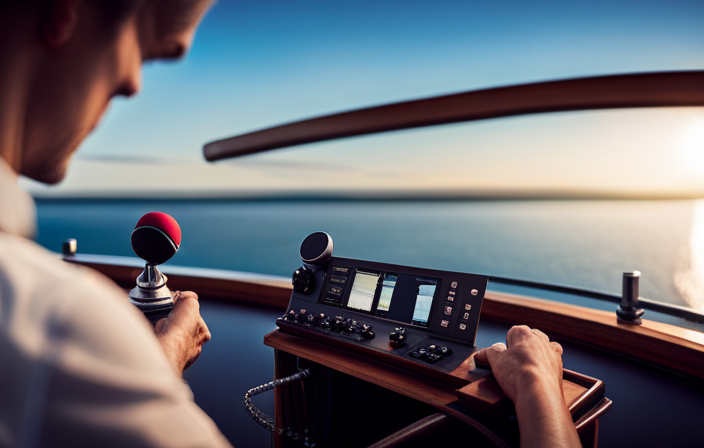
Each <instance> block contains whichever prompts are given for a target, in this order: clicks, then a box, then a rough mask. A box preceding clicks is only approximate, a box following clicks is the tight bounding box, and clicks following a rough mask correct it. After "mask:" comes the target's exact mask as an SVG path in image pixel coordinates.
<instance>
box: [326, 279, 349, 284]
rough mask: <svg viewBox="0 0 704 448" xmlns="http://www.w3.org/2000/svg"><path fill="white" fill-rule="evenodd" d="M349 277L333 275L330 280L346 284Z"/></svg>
mask: <svg viewBox="0 0 704 448" xmlns="http://www.w3.org/2000/svg"><path fill="white" fill-rule="evenodd" d="M346 281H347V279H346V278H345V277H331V278H330V282H332V283H340V284H343V285H344V284H345V282H346Z"/></svg>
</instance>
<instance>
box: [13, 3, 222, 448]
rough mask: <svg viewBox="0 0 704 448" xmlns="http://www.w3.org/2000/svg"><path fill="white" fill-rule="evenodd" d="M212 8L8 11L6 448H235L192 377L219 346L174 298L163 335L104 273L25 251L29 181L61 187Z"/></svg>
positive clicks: (96, 6) (47, 6)
mask: <svg viewBox="0 0 704 448" xmlns="http://www.w3.org/2000/svg"><path fill="white" fill-rule="evenodd" d="M209 3H210V2H209V1H208V0H143V1H140V0H101V1H98V0H2V1H0V359H1V360H2V361H1V365H2V368H0V397H2V398H0V446H1V447H7V446H23V447H24V446H27V447H32V446H95V447H105V446H130V447H137V446H162V447H167V446H168V447H178V446H229V444H228V442H227V441H226V440H225V438H224V437H223V436H222V434H221V433H220V432H219V430H218V429H217V427H216V426H215V424H214V423H213V422H212V421H211V420H210V419H209V418H208V417H207V416H206V415H205V413H203V411H202V410H201V409H199V408H198V407H197V406H196V405H195V403H194V402H193V399H192V395H191V393H190V390H189V389H188V387H187V386H186V385H185V384H184V383H183V381H182V379H181V373H182V372H183V370H184V369H185V368H186V367H187V366H188V365H190V364H191V363H192V362H193V361H195V359H196V358H197V357H198V355H199V354H200V350H201V347H202V345H203V343H205V342H206V341H207V340H208V339H209V338H210V333H209V332H208V328H207V326H206V325H205V323H204V322H203V320H202V318H201V317H200V312H199V306H198V301H197V296H196V295H195V294H193V293H177V294H176V297H175V304H174V310H173V312H172V314H171V315H170V316H169V318H168V319H166V320H162V321H160V322H159V323H158V325H157V327H156V337H155V330H154V329H152V328H151V326H149V324H148V323H147V321H146V319H144V317H143V316H142V315H141V314H140V313H139V312H138V310H137V309H136V308H135V307H133V306H131V305H130V304H129V303H128V302H127V301H126V300H125V294H124V292H122V291H121V290H120V289H118V288H117V287H115V286H114V285H113V284H111V283H110V282H109V281H108V280H107V279H105V278H103V277H101V276H99V275H98V274H96V273H93V272H90V271H88V270H84V269H81V268H78V267H76V266H71V265H69V264H67V263H63V262H61V261H60V260H57V259H56V258H55V257H54V256H52V255H51V254H49V253H48V252H46V251H44V250H43V249H42V248H40V247H38V246H37V245H36V244H34V243H32V242H31V241H29V240H27V239H25V237H27V236H30V235H31V234H32V233H33V228H34V208H33V203H32V201H31V198H29V197H27V196H26V195H25V194H23V193H22V192H21V191H19V190H18V187H17V185H16V181H17V176H18V174H23V175H25V176H28V177H30V178H32V179H35V180H38V181H41V182H45V183H50V184H52V183H56V182H58V181H60V180H61V179H62V178H63V177H64V173H65V171H66V167H67V164H68V162H69V160H70V158H71V155H72V154H73V152H74V151H75V150H76V148H77V147H78V145H79V144H80V142H81V141H82V140H83V139H84V138H85V137H86V135H87V134H88V133H89V132H90V131H91V129H93V128H94V127H95V125H96V124H97V122H98V120H99V119H100V117H101V115H102V114H103V113H104V111H105V110H106V108H107V107H108V104H109V102H110V100H111V98H113V97H115V96H118V95H124V96H130V95H133V94H135V93H137V92H138V91H139V88H140V72H141V66H142V63H143V62H145V61H150V60H158V59H171V58H178V57H181V56H182V55H183V54H184V53H185V52H186V51H187V49H188V48H189V46H190V44H191V40H192V38H193V34H194V31H195V28H196V26H197V24H198V22H199V21H200V19H201V17H202V16H203V14H204V13H205V11H206V9H207V8H208V6H209Z"/></svg>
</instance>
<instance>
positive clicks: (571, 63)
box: [31, 0, 704, 194]
mask: <svg viewBox="0 0 704 448" xmlns="http://www.w3.org/2000/svg"><path fill="white" fill-rule="evenodd" d="M688 69H704V2H703V1H698V2H695V1H667V2H666V1H590V2H584V1H581V2H571V1H549V2H545V1H544V2H540V1H531V2H526V1H504V2H501V1H494V2H476V1H434V2H428V1H409V0H406V1H382V0H376V1H366V0H356V1H334V0H327V1H317V0H316V1H313V0H309V1H307V0H297V1H290V0H289V1H284V0H258V1H256V2H243V1H232V0H220V1H219V2H218V3H217V4H216V6H215V7H214V8H213V10H212V11H211V12H210V13H209V14H208V16H207V17H206V18H205V20H204V22H203V24H202V26H201V28H200V30H199V32H198V35H197V37H196V41H195V45H194V47H193V49H192V51H191V53H190V54H189V56H188V57H187V59H186V60H185V61H182V62H178V63H168V64H158V63H157V64H153V65H150V66H148V67H146V68H145V70H144V89H143V92H142V93H141V94H140V95H139V96H138V97H137V98H135V99H130V100H118V101H115V102H114V104H113V106H112V107H111V109H110V111H109V112H108V115H107V117H106V118H105V119H104V120H103V122H102V123H101V125H100V127H99V128H98V129H97V130H96V132H95V133H94V134H93V135H92V136H91V137H89V139H88V141H87V142H86V143H85V144H84V145H83V147H82V148H81V150H80V151H79V153H78V156H77V157H76V159H75V160H74V164H73V166H72V169H71V171H70V173H69V176H68V178H67V179H66V181H65V182H64V183H63V184H62V185H61V186H59V187H58V188H52V189H50V190H45V189H42V188H38V187H36V186H31V188H32V189H33V191H35V192H38V194H47V193H56V194H73V193H76V192H78V193H80V192H86V191H89V192H96V191H101V192H103V193H104V192H105V191H110V192H113V193H115V192H118V193H119V192H120V191H126V190H130V191H137V190H139V189H142V190H143V191H145V192H147V193H148V192H149V191H155V190H159V189H161V190H163V189H167V190H168V189H173V190H174V191H180V190H179V189H181V190H186V189H188V190H192V191H205V190H231V189H234V190H238V191H240V190H242V189H245V190H246V189H257V188H258V187H257V185H258V182H260V183H261V184H262V185H269V184H270V183H268V180H267V176H270V175H271V170H270V169H269V168H266V166H267V165H269V166H271V165H272V164H279V165H281V164H291V166H292V167H295V166H296V162H297V161H298V162H301V161H304V160H308V159H310V160H313V161H315V160H320V157H321V154H323V155H324V154H326V152H325V151H342V152H344V153H345V154H348V153H350V152H351V153H354V152H355V151H360V154H362V155H363V154H364V151H365V148H366V150H367V151H368V148H369V147H374V148H377V147H378V146H379V145H381V143H380V142H384V143H385V144H386V146H385V149H384V151H385V157H386V159H387V161H388V163H394V161H397V160H398V159H399V157H401V155H402V154H404V153H407V152H408V151H409V150H410V151H411V152H413V151H414V143H413V141H414V140H423V136H427V135H436V137H437V134H432V133H433V132H435V131H429V132H430V134H427V133H426V134H423V132H425V131H412V132H421V133H420V134H411V136H412V137H411V138H407V137H404V136H400V137H399V138H400V139H401V141H403V147H401V143H397V142H395V141H394V139H393V138H392V139H391V140H384V139H385V138H387V137H381V140H380V139H379V138H376V139H374V138H372V140H369V139H368V138H362V139H352V140H350V141H348V142H342V143H334V144H323V145H322V146H321V145H310V147H304V148H301V149H299V150H285V151H282V152H280V153H275V154H265V155H262V156H253V157H249V158H246V159H241V160H242V161H241V162H239V161H237V162H226V163H224V164H223V163H220V164H219V166H218V167H211V166H206V164H205V162H203V161H202V155H201V146H202V144H203V143H205V142H207V141H209V140H213V139H216V138H222V137H228V136H231V135H235V134H238V133H244V132H248V131H252V130H256V129H261V128H264V127H267V126H271V125H276V124H280V123H285V122H290V121H295V120H298V119H303V118H308V117H311V116H317V115H323V114H327V113H332V112H337V111H342V110H347V109H352V108H359V107H364V106H370V105H376V104H382V103H388V102H393V101H401V100H407V99H412V98H420V97H427V96H433V95H438V94H445V93H452V92H459V91H466V90H472V89H478V88H484V87H493V86H499V85H508V84H517V83H524V82H532V81H541V80H548V79H559V78H568V77H579V76H589V75H600V74H609V73H622V72H642V71H659V70H688ZM640 113H641V112H635V115H633V114H629V113H628V112H624V113H621V114H620V115H619V114H618V113H617V114H615V115H613V117H615V118H614V120H615V122H618V123H622V124H623V125H622V126H619V127H622V128H624V129H629V127H631V128H633V129H632V130H631V131H629V132H631V133H634V132H636V133H637V132H638V129H641V128H642V127H643V126H642V124H639V121H640V120H641V119H642V117H643V115H642V114H641V115H639V114H640ZM702 114H704V113H703V112H701V111H699V110H689V111H684V112H683V111H675V112H673V114H669V113H668V112H664V111H660V112H659V114H658V113H655V114H652V113H651V114H650V115H648V114H647V113H646V115H648V118H647V120H646V121H647V122H648V123H659V122H664V121H667V122H668V123H669V122H672V124H671V125H668V126H671V127H670V128H668V127H667V126H664V125H663V126H662V127H663V129H660V132H661V134H662V133H664V134H667V135H670V138H675V139H676V138H678V137H677V136H678V135H679V134H680V133H682V132H686V129H687V128H688V127H692V126H695V127H696V125H691V123H690V122H692V120H694V122H697V120H699V118H698V117H699V115H702ZM580 117H581V118H580ZM599 117H601V116H597V115H594V114H593V113H586V114H582V115H578V117H577V118H574V119H567V120H566V121H567V123H565V119H564V118H550V117H547V118H541V119H538V120H537V121H535V120H534V121H530V120H531V119H530V118H529V119H519V120H523V121H519V122H518V124H516V123H517V122H516V121H515V120H514V119H509V120H497V121H496V122H495V123H492V124H490V125H487V126H488V128H487V127H486V126H485V127H481V126H479V127H476V126H474V127H468V126H467V125H461V127H460V128H459V129H460V130H458V128H456V127H455V128H453V127H444V128H446V129H448V132H446V133H443V136H442V138H441V137H437V141H438V142H440V141H445V142H446V146H447V147H451V146H452V142H449V137H445V134H448V135H449V134H451V135H454V137H453V138H455V140H454V142H455V146H457V145H459V143H457V142H458V141H466V139H467V138H470V139H471V138H474V137H475V136H477V135H480V134H481V135H483V134H482V133H483V132H484V131H483V129H489V130H490V131H491V132H492V133H493V135H501V138H500V139H499V140H500V143H501V147H500V148H498V149H497V147H496V145H497V144H493V146H492V145H491V144H490V145H488V146H486V145H485V146H483V147H473V149H472V151H474V153H473V154H474V156H476V157H477V158H478V159H479V160H484V159H486V157H488V156H489V155H490V154H488V153H492V152H493V153H495V152H496V151H497V150H498V151H500V152H501V151H503V153H502V154H503V156H504V157H508V158H511V159H512V160H514V162H516V163H518V164H521V163H522V162H521V161H524V162H525V163H529V162H530V160H531V159H533V158H534V157H531V155H530V154H529V153H527V152H526V151H525V150H524V149H522V146H524V145H523V144H522V143H523V142H524V140H523V138H524V136H523V135H522V134H521V133H520V132H517V131H516V129H520V128H524V127H526V124H527V123H528V124H530V125H531V126H537V127H539V128H542V129H544V131H542V134H541V135H540V136H539V138H538V141H540V142H545V143H549V142H552V141H553V140H555V141H559V142H560V145H561V146H559V147H558V146H555V148H554V149H553V150H551V151H553V152H554V151H561V150H564V147H565V146H570V138H571V137H570V136H573V135H579V134H580V133H581V132H584V130H585V129H590V132H591V131H593V128H594V122H595V121H596V122H604V123H606V124H605V126H608V125H609V123H608V121H609V120H606V122H605V121H604V120H603V119H601V118H599ZM673 117H674V118H673ZM663 118H664V120H663ZM701 119H702V120H704V118H701ZM525 120H529V121H525ZM554 120H558V121H559V122H560V123H561V124H560V126H559V129H556V126H555V121H554ZM648 120H649V121H648ZM462 126H464V127H462ZM703 126H704V125H703ZM648 127H649V128H652V127H656V128H657V127H659V126H657V124H655V125H649V126H648ZM680 128H681V129H680ZM441 132H442V131H441ZM486 132H489V131H486ZM609 132H610V131H609ZM539 133H540V132H539ZM512 134H516V135H515V138H514V139H512ZM664 134H663V135H664ZM414 135H418V136H420V137H419V138H418V139H416V138H415V137H413V136H414ZM553 137H554V139H553ZM661 137H662V138H665V137H663V136H662V135H660V134H657V135H653V136H652V137H651V138H647V139H646V140H648V141H654V140H658V139H660V138H661ZM482 138H484V139H485V140H487V141H488V139H489V137H488V136H487V137H482ZM458 139H459V140H458ZM541 139H542V140H541ZM690 140H691V139H690ZM540 144H541V145H542V143H540ZM696 144H697V143H696V142H695V145H696ZM326 145H327V146H326ZM702 145H704V142H702ZM460 146H461V145H460ZM548 146H549V145H548ZM618 146H619V147H621V148H622V149H618V150H619V151H626V153H624V154H621V155H619V156H618V157H617V158H627V157H628V151H632V149H628V148H626V149H623V146H624V145H622V144H621V145H618ZM443 147H445V146H443ZM335 148H338V149H335ZM339 148H343V149H339ZM614 148H616V146H615V147H614ZM416 150H417V151H422V148H420V147H418V148H416ZM616 150H617V149H614V151H616ZM583 151H589V148H586V149H583ZM653 151H655V150H653ZM702 151H703V152H704V148H703V149H702ZM547 152H548V153H550V151H547ZM449 154H450V155H453V154H455V152H453V150H450V151H449ZM448 157H450V156H448ZM453 157H454V156H453ZM545 157H546V159H545V160H548V161H549V160H550V154H547V155H546V156H545ZM575 157H581V156H580V155H579V154H577V155H576V156H575ZM656 159H657V158H656ZM345 160H346V161H345V163H346V164H347V165H346V166H347V167H349V166H350V165H355V163H359V167H357V168H359V169H363V168H364V166H366V164H367V162H366V161H365V158H364V156H360V157H358V158H357V159H355V158H354V157H352V156H350V157H347V158H346V159H345ZM694 160H695V161H696V160H697V159H696V158H695V159H694ZM690 161H691V159H690ZM418 163H419V164H420V165H416V166H415V169H420V168H421V165H422V160H421V161H420V162H418ZM654 163H658V162H657V161H656V162H654ZM702 163H704V159H703V160H702ZM160 165H162V166H166V165H168V166H170V167H171V169H172V171H173V172H178V173H179V175H178V178H179V181H178V183H172V184H169V181H168V180H167V179H159V180H158V184H159V185H155V184H154V183H151V184H150V183H149V182H148V181H147V180H145V179H144V178H145V177H149V176H145V175H144V174H142V173H145V172H149V170H152V171H153V170H154V169H155V167H158V166H160ZM406 165H407V166H406V169H407V170H408V171H407V173H409V176H410V178H414V177H413V175H412V174H413V169H414V167H413V166H411V165H412V164H406ZM542 165H543V168H541V169H544V168H545V163H542ZM499 166H500V163H498V162H497V164H496V168H492V169H498V167H499ZM257 167H259V168H257ZM262 167H264V168H262ZM538 168H539V167H536V169H538ZM548 168H549V170H548V171H556V170H557V169H558V168H559V167H558V166H555V167H551V166H548ZM243 169H244V170H246V171H247V173H242V172H240V171H241V170H243ZM359 169H357V170H356V171H358V172H359ZM232 170H234V171H232ZM237 170H240V171H237ZM257 170H259V171H258V172H257ZM292 170H293V171H290V172H289V173H288V174H286V175H282V176H280V177H279V179H285V178H287V176H288V178H292V179H293V178H295V176H296V175H295V169H293V168H292ZM352 171H355V170H352ZM367 174H368V173H367ZM233 176H234V177H238V178H241V179H242V181H238V180H236V179H235V180H233V181H232V182H230V181H229V180H228V179H230V178H232V177H233ZM350 176H351V177H349V179H348V182H347V183H346V184H345V185H348V186H350V187H354V185H356V184H359V183H360V177H358V176H357V177H355V176H356V175H354V174H350ZM545 176H546V175H545V174H544V175H542V176H541V177H542V178H545ZM398 177H399V179H400V180H399V181H398V182H397V184H398V185H397V186H398V187H399V188H401V187H403V185H406V184H408V182H409V181H408V179H406V180H403V179H401V178H403V177H404V176H403V175H400V174H399V176H398ZM548 177H549V176H548ZM675 177H681V176H679V175H676V176H675ZM702 178H704V175H703V176H702ZM218 179H219V180H218ZM125 180H128V182H125ZM478 182H479V181H478ZM526 182H528V184H529V185H533V184H531V182H534V181H531V180H526ZM293 183H294V184H295V181H293ZM128 184H129V185H128ZM587 184H588V182H587V180H585V185H587ZM291 185H293V184H290V185H289V184H287V183H286V181H285V180H282V181H281V183H280V184H279V185H278V186H277V187H276V188H281V189H287V188H291ZM370 185H372V186H374V185H377V184H375V183H374V182H372V183H371V184H370ZM560 185H561V184H560V183H559V182H557V183H554V185H552V186H550V188H561V187H560ZM580 185H581V184H580ZM481 186H482V184H481V182H479V183H478V184H476V185H469V186H467V185H459V186H458V188H460V187H461V188H465V187H466V188H475V187H481ZM298 187H300V188H304V189H305V188H308V187H306V186H300V185H299V186H298ZM540 187H541V185H537V184H536V188H540ZM542 187H545V186H544V185H543V186H542ZM563 187H564V188H568V187H569V185H563ZM578 187H579V186H578ZM700 187H701V188H702V193H704V184H701V185H700V184H696V185H695V184H691V185H690V184H687V185H684V186H679V187H672V188H680V189H681V188H685V189H686V188H690V189H692V188H694V189H697V188H700ZM294 188H295V185H294ZM614 188H617V187H614ZM101 194H102V193H101ZM116 194H117V193H116Z"/></svg>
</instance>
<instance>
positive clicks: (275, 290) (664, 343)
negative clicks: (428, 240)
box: [65, 255, 704, 380]
mask: <svg viewBox="0 0 704 448" xmlns="http://www.w3.org/2000/svg"><path fill="white" fill-rule="evenodd" d="M65 259H66V261H69V262H72V263H76V264H81V265H84V266H88V267H91V268H93V269H95V270H97V271H99V272H101V273H103V274H104V275H106V276H108V277H110V278H111V279H112V280H113V281H115V282H116V283H117V284H118V285H120V286H121V287H123V288H132V287H133V286H134V285H135V279H136V278H137V276H138V275H139V273H140V272H141V270H142V268H143V265H142V264H141V262H139V261H138V260H137V259H133V258H127V257H112V256H97V255H76V256H73V257H68V258H65ZM162 271H163V272H164V273H165V274H166V275H167V276H168V277H169V287H170V288H171V289H172V290H179V289H180V290H192V291H195V292H197V293H198V294H199V295H200V296H201V298H202V299H203V300H214V301H218V302H223V303H237V304H248V305H254V306H260V307H267V308H274V309H279V310H281V313H282V314H283V313H284V311H285V310H286V308H287V306H288V302H289V298H290V296H291V282H290V280H289V279H287V278H283V277H276V276H267V275H257V274H248V273H243V272H234V271H225V270H214V269H201V268H182V267H170V266H164V267H163V268H162ZM482 319H485V320H491V321H495V322H501V323H505V324H509V325H517V324H525V325H529V326H531V327H535V328H540V329H541V330H543V331H544V332H546V333H547V334H549V335H550V336H551V337H558V338H562V339H568V340H571V341H574V342H578V343H580V344H585V345H589V346H594V347H598V348H600V349H602V350H607V351H609V352H612V353H617V354H620V355H625V356H628V357H631V358H634V359H637V360H640V361H644V362H647V363H650V364H653V365H656V366H659V367H661V368H665V369H669V370H673V371H676V372H678V373H681V374H685V375H687V376H690V377H693V378H696V379H699V380H704V333H700V332H698V331H694V330H690V329H686V328H681V327H677V326H674V325H669V324H665V323H660V322H654V321H650V320H647V319H644V320H643V324H642V325H625V324H621V323H619V322H618V321H617V320H616V314H615V313H610V312H606V311H601V310H596V309H592V308H586V307H581V306H577V305H571V304H566V303H560V302H554V301H549V300H543V299H537V298H534V297H527V296H520V295H515V294H507V293H501V292H495V291H487V293H486V297H485V299H484V304H483V307H482Z"/></svg>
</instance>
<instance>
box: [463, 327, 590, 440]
mask: <svg viewBox="0 0 704 448" xmlns="http://www.w3.org/2000/svg"><path fill="white" fill-rule="evenodd" d="M475 360H476V361H478V362H480V363H483V364H488V365H490V366H491V370H492V372H493V374H494V377H495V378H496V381H497V382H498V383H499V385H500V386H501V388H502V389H503V390H504V392H505V393H506V395H507V396H508V397H509V398H510V399H511V401H513V403H514V405H515V406H516V416H517V417H518V425H519V428H520V432H521V447H523V448H526V447H553V446H555V447H558V446H559V447H580V446H581V443H580V441H579V436H578V435H577V430H576V429H575V427H574V424H573V423H572V417H571V415H570V413H569V410H568V409H567V406H566V405H565V401H564V398H563V393H562V346H561V345H560V344H558V343H557V342H550V339H549V338H548V337H547V336H546V335H545V333H543V332H542V331H540V330H537V329H531V328H529V327H527V326H525V325H521V326H516V327H513V328H511V329H510V330H509V331H508V334H507V335H506V345H504V344H502V343H498V344H494V345H493V346H491V347H488V348H485V349H482V350H480V351H479V352H477V353H476V355H475Z"/></svg>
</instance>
